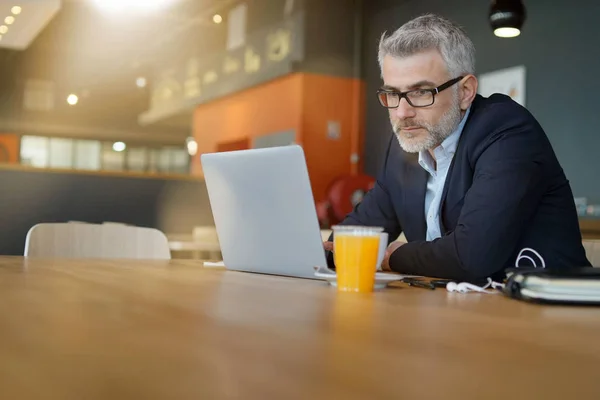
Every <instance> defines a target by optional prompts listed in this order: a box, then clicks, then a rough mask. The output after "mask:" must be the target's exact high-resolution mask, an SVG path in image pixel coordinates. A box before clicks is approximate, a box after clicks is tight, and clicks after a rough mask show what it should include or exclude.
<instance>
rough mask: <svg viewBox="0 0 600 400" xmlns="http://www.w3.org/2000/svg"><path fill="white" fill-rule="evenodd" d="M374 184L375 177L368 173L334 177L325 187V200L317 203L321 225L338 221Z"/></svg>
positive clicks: (328, 225)
mask: <svg viewBox="0 0 600 400" xmlns="http://www.w3.org/2000/svg"><path fill="white" fill-rule="evenodd" d="M374 185H375V179H373V178H372V177H370V176H368V175H345V176H341V177H338V178H336V179H334V180H333V181H332V182H331V184H330V185H329V188H328V189H327V200H325V201H323V202H320V203H318V204H317V216H318V217H319V223H320V224H321V227H322V228H327V227H331V225H335V224H338V223H340V222H341V221H342V220H343V219H344V218H346V215H348V214H349V213H350V212H351V211H352V210H353V209H354V207H355V206H356V205H357V204H358V203H360V202H361V201H362V199H363V197H364V195H365V194H366V193H367V192H368V191H369V190H371V189H372V188H373V186H374Z"/></svg>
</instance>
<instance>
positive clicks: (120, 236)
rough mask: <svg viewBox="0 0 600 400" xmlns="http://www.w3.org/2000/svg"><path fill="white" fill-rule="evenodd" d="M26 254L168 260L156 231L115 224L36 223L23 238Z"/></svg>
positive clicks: (163, 238)
mask: <svg viewBox="0 0 600 400" xmlns="http://www.w3.org/2000/svg"><path fill="white" fill-rule="evenodd" d="M25 257H32V258H33V257H37V258H40V257H44V258H112V259H119V258H120V259H154V260H169V259H171V252H170V251H169V243H168V241H167V238H166V236H165V235H164V234H163V233H162V232H161V231H159V230H156V229H151V228H140V227H135V226H126V225H117V224H102V225H97V224H73V223H52V224H38V225H35V226H34V227H33V228H31V229H30V230H29V232H28V233H27V238H26V239H25Z"/></svg>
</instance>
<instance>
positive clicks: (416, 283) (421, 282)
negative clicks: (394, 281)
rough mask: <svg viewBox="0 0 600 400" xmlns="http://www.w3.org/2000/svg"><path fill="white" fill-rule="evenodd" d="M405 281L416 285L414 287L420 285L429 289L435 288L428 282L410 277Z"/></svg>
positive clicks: (409, 284)
mask: <svg viewBox="0 0 600 400" xmlns="http://www.w3.org/2000/svg"><path fill="white" fill-rule="evenodd" d="M405 282H406V283H408V286H416V287H421V288H423V289H431V290H434V289H435V286H434V285H432V284H431V283H429V282H424V281H418V280H412V279H411V280H409V281H405Z"/></svg>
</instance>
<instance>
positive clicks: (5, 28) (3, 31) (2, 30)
mask: <svg viewBox="0 0 600 400" xmlns="http://www.w3.org/2000/svg"><path fill="white" fill-rule="evenodd" d="M6 32H8V26H6V25H0V33H1V34H3V35H4V34H6Z"/></svg>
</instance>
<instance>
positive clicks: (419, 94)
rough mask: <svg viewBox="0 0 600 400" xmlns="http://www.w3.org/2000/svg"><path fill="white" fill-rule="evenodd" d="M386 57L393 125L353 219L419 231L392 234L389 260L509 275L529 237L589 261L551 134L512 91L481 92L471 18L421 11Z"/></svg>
mask: <svg viewBox="0 0 600 400" xmlns="http://www.w3.org/2000/svg"><path fill="white" fill-rule="evenodd" d="M379 64H380V67H381V76H382V79H383V86H382V87H381V89H380V90H378V91H377V96H378V99H379V102H380V104H381V105H382V106H383V107H385V108H386V109H388V111H389V118H390V122H391V125H392V128H393V131H394V135H392V137H391V138H390V143H389V145H388V149H387V153H386V156H385V160H384V166H383V170H382V172H381V174H380V176H379V177H378V179H377V182H376V184H375V187H374V188H373V189H372V190H371V191H370V192H369V193H368V194H367V195H366V196H365V198H364V199H363V201H362V202H361V204H359V205H358V206H357V207H356V208H355V210H354V211H353V212H352V213H351V214H349V215H348V216H347V217H346V219H345V220H344V221H343V222H342V224H343V225H363V226H364V225H369V226H382V227H384V228H385V231H386V232H387V233H388V234H389V237H390V241H393V240H395V239H396V238H397V237H398V236H399V235H400V233H402V232H404V234H405V236H406V238H407V240H408V243H402V242H397V241H396V242H392V243H391V244H390V246H389V247H388V251H387V254H386V257H385V259H384V262H383V264H382V267H383V269H385V270H393V271H397V272H400V273H405V274H414V275H424V276H431V277H439V278H450V279H459V280H466V281H480V280H485V278H488V277H491V278H497V279H499V278H501V277H502V276H503V274H504V269H505V268H507V267H511V266H515V262H516V260H517V257H518V256H519V252H520V251H521V250H522V249H533V250H534V251H535V252H536V253H537V254H539V255H540V257H541V258H543V260H544V263H545V265H546V266H549V267H555V268H569V267H583V266H589V265H590V263H589V261H588V260H587V258H586V255H585V251H584V248H583V245H582V241H581V233H580V230H579V223H578V219H577V214H576V210H575V204H574V199H573V195H572V192H571V188H570V186H569V182H568V181H567V179H566V177H565V175H564V173H563V170H562V168H561V166H560V164H559V162H558V160H557V159H556V156H555V154H554V151H553V149H552V147H551V145H550V142H549V141H548V138H547V137H546V134H545V133H544V131H543V129H542V128H541V126H540V125H539V124H538V122H537V121H536V120H535V118H534V117H533V116H532V115H531V114H530V113H529V112H528V111H527V110H526V109H525V108H523V107H521V106H520V105H519V104H517V103H516V102H514V101H513V100H512V99H511V98H510V97H508V96H504V95H501V94H495V95H492V96H490V97H489V98H484V97H482V96H480V95H478V94H477V85H478V83H477V78H476V77H475V75H474V74H475V47H474V46H473V43H472V42H471V40H470V39H469V38H468V37H467V35H466V33H465V32H464V31H463V29H461V28H460V27H459V26H457V25H455V24H454V23H452V22H450V21H448V20H447V19H445V18H442V17H439V16H436V15H431V14H428V15H423V16H421V17H418V18H415V19H413V20H411V21H409V22H407V23H406V24H404V25H403V26H402V27H400V28H399V29H398V30H396V31H395V32H394V33H392V34H391V35H389V36H387V35H386V34H384V35H383V36H382V38H381V42H380V45H379ZM411 155H414V157H411ZM415 158H416V160H415ZM332 247H333V246H332V244H331V242H326V243H325V248H326V249H327V250H332ZM534 257H535V256H534ZM523 258H524V259H526V260H532V259H535V258H532V257H520V259H523ZM328 262H329V263H330V266H332V267H333V257H332V255H331V253H330V254H329V258H328ZM540 264H541V260H538V262H537V265H538V266H539V265H540Z"/></svg>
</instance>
